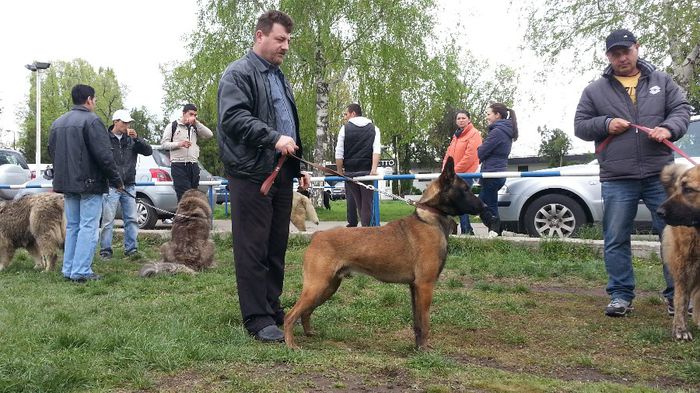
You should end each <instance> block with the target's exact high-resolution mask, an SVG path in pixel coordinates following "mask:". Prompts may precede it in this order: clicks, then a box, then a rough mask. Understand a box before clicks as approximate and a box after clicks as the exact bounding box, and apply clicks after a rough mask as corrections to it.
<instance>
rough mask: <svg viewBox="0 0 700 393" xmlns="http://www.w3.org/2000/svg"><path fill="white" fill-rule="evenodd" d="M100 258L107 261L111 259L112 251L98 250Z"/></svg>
mask: <svg viewBox="0 0 700 393" xmlns="http://www.w3.org/2000/svg"><path fill="white" fill-rule="evenodd" d="M100 258H102V260H105V261H108V260H110V259H112V253H111V252H107V251H102V252H100Z"/></svg>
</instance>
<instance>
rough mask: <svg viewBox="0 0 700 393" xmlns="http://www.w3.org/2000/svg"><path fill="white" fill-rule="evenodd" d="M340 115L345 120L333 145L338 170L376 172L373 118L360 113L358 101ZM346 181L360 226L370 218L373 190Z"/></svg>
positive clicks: (356, 173)
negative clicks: (356, 209) (358, 216)
mask: <svg viewBox="0 0 700 393" xmlns="http://www.w3.org/2000/svg"><path fill="white" fill-rule="evenodd" d="M343 115H344V120H345V121H347V123H345V125H344V126H342V127H340V132H339V133H338V143H337V144H336V146H335V163H336V167H337V170H338V172H340V173H342V174H343V175H345V176H348V177H356V176H366V175H376V174H377V165H379V155H380V153H381V137H380V134H379V127H376V126H375V125H374V124H372V120H370V119H368V118H366V117H363V116H362V108H361V107H360V105H359V104H350V105H348V107H347V110H346V111H345V113H344V114H343ZM345 184H346V189H347V190H349V191H350V193H351V194H352V198H353V199H354V200H355V205H356V206H357V208H358V209H359V210H360V223H361V224H362V226H363V227H367V226H369V225H370V221H371V219H372V201H373V199H374V192H373V191H372V190H368V189H367V188H365V187H362V186H360V185H358V184H356V183H353V182H346V183H345ZM365 184H372V182H371V181H370V182H365ZM348 208H350V207H348ZM376 224H377V225H378V224H379V223H376Z"/></svg>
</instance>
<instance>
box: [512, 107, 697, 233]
mask: <svg viewBox="0 0 700 393" xmlns="http://www.w3.org/2000/svg"><path fill="white" fill-rule="evenodd" d="M676 145H677V146H678V147H680V148H681V149H683V151H685V152H686V153H687V154H688V155H690V156H693V157H700V119H695V120H693V121H692V122H691V123H690V126H689V127H688V132H687V134H686V135H685V136H684V137H683V138H682V139H680V140H679V141H677V142H676ZM696 161H700V160H696ZM676 162H678V163H686V164H689V163H688V161H687V160H686V159H684V158H681V157H679V156H676ZM559 170H562V171H565V172H568V173H594V175H591V176H562V177H526V178H510V179H508V180H506V184H505V186H504V187H503V188H502V189H501V190H500V191H499V195H498V213H499V215H500V217H501V223H502V224H503V228H504V229H505V230H508V231H511V232H516V233H525V234H528V235H530V236H533V237H570V236H572V235H574V234H575V233H576V231H577V230H578V229H579V228H581V226H583V225H586V224H592V223H596V222H600V221H602V219H603V198H602V196H601V190H600V178H599V176H598V175H597V173H598V171H599V167H598V161H597V160H594V161H591V162H589V163H588V164H584V165H571V166H565V167H558V168H550V169H543V170H541V171H535V172H542V171H559ZM635 227H636V229H638V230H650V229H651V213H650V212H649V210H648V209H647V208H646V206H645V205H644V203H643V202H642V201H640V203H639V209H638V210H637V216H636V217H635Z"/></svg>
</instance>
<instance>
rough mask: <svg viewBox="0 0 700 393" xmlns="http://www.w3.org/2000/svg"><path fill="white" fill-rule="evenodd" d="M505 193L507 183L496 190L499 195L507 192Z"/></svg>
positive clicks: (506, 191)
mask: <svg viewBox="0 0 700 393" xmlns="http://www.w3.org/2000/svg"><path fill="white" fill-rule="evenodd" d="M507 193H508V185H503V187H501V189H500V190H498V194H499V195H502V194H507Z"/></svg>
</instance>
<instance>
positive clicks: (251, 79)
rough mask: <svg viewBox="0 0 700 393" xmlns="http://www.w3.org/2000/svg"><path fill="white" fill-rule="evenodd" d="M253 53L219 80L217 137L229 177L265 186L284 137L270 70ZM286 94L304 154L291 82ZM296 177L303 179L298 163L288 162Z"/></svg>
mask: <svg viewBox="0 0 700 393" xmlns="http://www.w3.org/2000/svg"><path fill="white" fill-rule="evenodd" d="M256 56H257V55H256V54H255V53H254V52H253V51H252V50H250V51H248V53H247V54H246V55H245V56H243V57H242V58H240V59H238V60H236V61H234V62H233V63H231V64H229V66H228V67H227V68H226V70H225V71H224V74H223V76H222V77H221V80H220V81H219V90H218V113H219V121H218V124H217V127H218V128H217V131H218V132H217V133H216V137H217V140H218V142H219V156H220V157H221V161H222V162H223V163H224V170H225V171H226V175H227V176H231V177H236V178H244V179H249V180H251V181H253V182H256V183H262V182H263V181H264V180H265V178H267V176H268V175H269V174H270V173H272V170H273V169H274V166H275V164H276V158H277V154H276V150H275V144H276V143H277V141H278V140H279V139H280V137H281V136H282V134H280V133H279V132H277V130H275V127H276V124H277V119H276V114H275V109H274V104H273V102H272V93H271V87H270V82H269V80H268V78H267V76H266V75H265V73H266V72H267V71H269V70H268V68H267V67H265V65H263V64H262V62H260V61H259V60H258V59H257V58H256ZM284 92H285V95H286V96H287V99H289V102H290V106H291V108H292V114H293V117H294V127H295V130H296V144H297V146H299V150H297V151H296V153H295V155H297V156H299V157H301V156H302V154H303V151H302V147H301V138H300V132H299V116H298V114H297V107H296V104H295V103H294V96H293V95H292V89H291V87H290V86H289V83H288V82H287V81H285V83H284ZM285 165H292V172H293V173H294V174H295V176H296V177H299V176H301V171H300V165H299V161H298V160H294V159H292V160H291V162H290V160H287V163H286V164H285Z"/></svg>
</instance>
